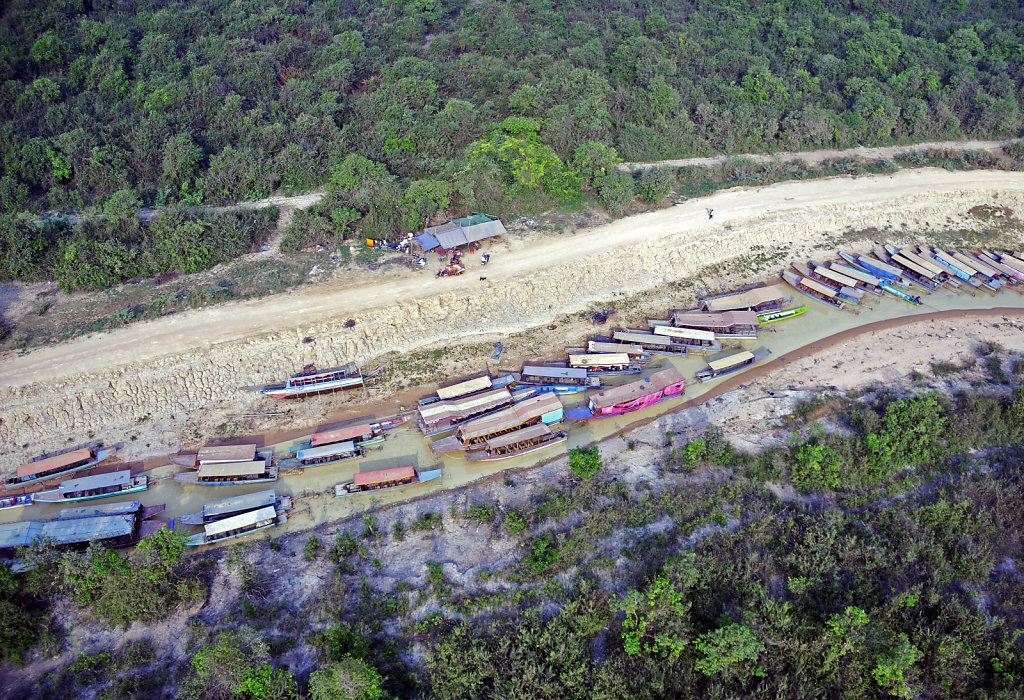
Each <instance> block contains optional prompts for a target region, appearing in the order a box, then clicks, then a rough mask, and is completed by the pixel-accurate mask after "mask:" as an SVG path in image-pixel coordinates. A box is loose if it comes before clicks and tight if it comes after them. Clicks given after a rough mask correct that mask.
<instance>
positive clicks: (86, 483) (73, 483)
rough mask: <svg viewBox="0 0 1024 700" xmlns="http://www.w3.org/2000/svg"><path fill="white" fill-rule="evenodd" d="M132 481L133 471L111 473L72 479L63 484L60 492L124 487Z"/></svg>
mask: <svg viewBox="0 0 1024 700" xmlns="http://www.w3.org/2000/svg"><path fill="white" fill-rule="evenodd" d="M131 480H132V472H131V470H130V469H125V470H124V471H120V472H111V473H110V474H97V475H96V476H85V477H82V478H81V479H71V480H69V481H65V482H62V483H61V485H60V490H61V491H62V492H69V491H88V490H91V489H102V488H106V487H108V486H122V485H124V484H127V483H128V482H129V481H131Z"/></svg>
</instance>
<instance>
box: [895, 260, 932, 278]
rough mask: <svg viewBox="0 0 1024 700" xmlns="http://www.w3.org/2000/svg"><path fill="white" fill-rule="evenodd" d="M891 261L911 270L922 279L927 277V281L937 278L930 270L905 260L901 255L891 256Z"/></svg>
mask: <svg viewBox="0 0 1024 700" xmlns="http://www.w3.org/2000/svg"><path fill="white" fill-rule="evenodd" d="M892 259H893V262H897V263H899V264H900V265H903V266H904V267H906V268H907V269H908V270H913V271H914V272H916V273H917V274H919V275H921V276H922V277H927V278H928V279H934V278H935V277H937V275H936V274H935V273H934V272H932V271H931V270H926V269H925V268H924V266H923V265H918V264H917V263H916V262H914V261H913V260H911V259H910V258H905V257H903V256H902V255H894V256H892Z"/></svg>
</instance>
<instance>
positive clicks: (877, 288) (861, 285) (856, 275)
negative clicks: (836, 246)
mask: <svg viewBox="0 0 1024 700" xmlns="http://www.w3.org/2000/svg"><path fill="white" fill-rule="evenodd" d="M828 267H829V269H830V270H835V271H836V272H838V273H840V274H842V275H846V276H847V277H849V278H851V279H854V280H856V281H857V288H858V289H863V290H864V291H865V292H867V293H869V294H874V295H875V296H879V297H880V296H882V295H883V294H885V290H884V289H882V286H881V285H882V280H881V279H879V278H878V276H877V275H872V274H871V273H870V272H868V271H867V270H865V269H864V268H862V267H854V266H852V265H848V264H845V263H841V262H833V263H830V264H829V266H828Z"/></svg>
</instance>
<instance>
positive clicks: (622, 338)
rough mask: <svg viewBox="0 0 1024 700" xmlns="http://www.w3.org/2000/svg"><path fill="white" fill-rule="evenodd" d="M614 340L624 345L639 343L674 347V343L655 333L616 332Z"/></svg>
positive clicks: (613, 335)
mask: <svg viewBox="0 0 1024 700" xmlns="http://www.w3.org/2000/svg"><path fill="white" fill-rule="evenodd" d="M612 338H614V339H615V340H617V341H619V342H622V343H639V344H640V345H661V346H666V345H672V341H671V340H670V339H668V338H666V337H664V336H661V335H655V334H654V333H641V332H639V331H615V333H613V334H612Z"/></svg>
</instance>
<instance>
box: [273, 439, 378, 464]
mask: <svg viewBox="0 0 1024 700" xmlns="http://www.w3.org/2000/svg"><path fill="white" fill-rule="evenodd" d="M364 455H365V451H364V449H363V445H362V444H356V443H355V442H352V441H351V440H347V441H345V442H332V443H330V444H327V445H320V446H319V447H303V448H300V449H298V450H295V457H292V458H286V459H279V460H277V461H276V462H275V464H276V465H277V466H278V467H281V468H282V469H284V468H298V469H309V468H311V467H326V466H331V465H334V464H340V463H341V462H347V461H349V460H351V459H360V458H361V457H363V456H364Z"/></svg>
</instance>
